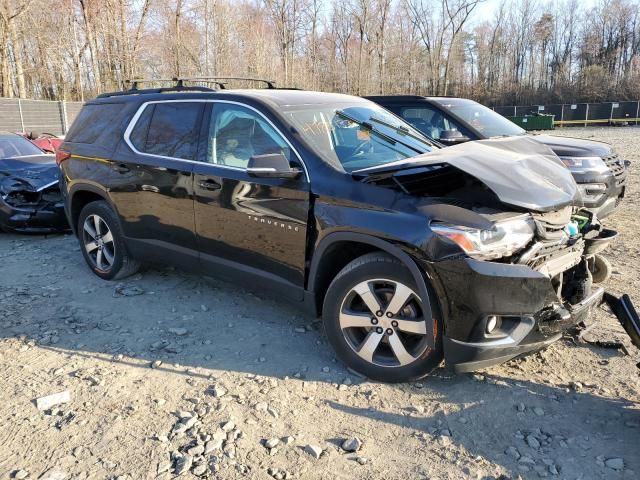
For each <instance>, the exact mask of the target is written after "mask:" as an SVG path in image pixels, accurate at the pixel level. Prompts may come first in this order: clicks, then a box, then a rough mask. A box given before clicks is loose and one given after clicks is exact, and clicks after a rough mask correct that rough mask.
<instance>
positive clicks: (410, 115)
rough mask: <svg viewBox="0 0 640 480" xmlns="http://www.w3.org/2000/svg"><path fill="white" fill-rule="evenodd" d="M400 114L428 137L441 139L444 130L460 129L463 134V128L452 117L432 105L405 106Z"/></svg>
mask: <svg viewBox="0 0 640 480" xmlns="http://www.w3.org/2000/svg"><path fill="white" fill-rule="evenodd" d="M400 116H401V117H402V118H404V119H405V120H406V121H407V122H409V123H410V124H411V125H413V126H414V127H415V128H417V129H418V130H420V131H421V132H422V133H424V134H425V135H426V136H427V137H429V138H433V139H434V140H440V136H441V135H442V132H444V131H445V130H447V131H451V130H454V131H459V132H461V133H462V134H463V135H464V134H465V133H464V132H463V128H462V127H461V126H460V125H459V124H458V123H457V122H455V121H453V120H452V119H451V118H449V117H447V116H445V115H444V114H443V113H442V112H441V111H440V110H438V109H435V108H430V107H411V108H403V109H402V111H401V113H400Z"/></svg>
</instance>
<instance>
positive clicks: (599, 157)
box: [366, 95, 628, 219]
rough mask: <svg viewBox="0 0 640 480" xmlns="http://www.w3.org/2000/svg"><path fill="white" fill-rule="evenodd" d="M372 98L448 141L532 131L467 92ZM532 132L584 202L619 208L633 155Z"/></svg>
mask: <svg viewBox="0 0 640 480" xmlns="http://www.w3.org/2000/svg"><path fill="white" fill-rule="evenodd" d="M366 98H368V99H369V100H372V101H374V102H376V103H378V104H380V105H382V106H383V107H385V108H387V109H388V110H390V111H392V112H393V113H395V114H396V115H399V116H400V117H402V118H403V119H405V120H406V121H407V122H409V123H410V124H411V125H413V126H414V127H415V128H417V129H418V130H420V131H421V132H422V133H424V134H425V135H426V136H428V137H429V138H432V139H434V140H436V141H438V142H440V143H441V144H443V145H455V144H458V143H462V142H467V141H469V140H482V139H486V138H498V137H516V136H522V135H526V134H527V132H526V131H525V130H523V129H522V128H520V127H519V126H517V125H516V124H515V123H513V122H511V121H509V120H508V119H506V118H505V117H503V116H502V115H500V114H498V113H496V112H494V111H493V110H491V109H490V108H487V107H485V106H484V105H481V104H479V103H477V102H474V101H473V100H468V99H466V98H451V97H421V96H414V95H391V96H371V97H366ZM529 135H530V136H531V137H532V138H535V139H536V140H537V141H538V142H540V143H543V144H545V145H547V146H548V147H549V148H551V149H552V150H553V151H554V152H555V153H556V155H558V156H559V157H560V160H562V162H563V163H564V164H565V165H566V166H567V167H568V168H569V170H571V173H572V174H573V177H574V178H575V180H576V182H577V183H578V188H579V189H580V193H581V199H580V204H581V205H582V206H584V207H585V208H588V209H589V210H591V211H592V212H593V213H595V214H596V215H597V216H598V218H600V219H603V218H605V217H606V216H608V215H610V214H611V213H613V212H614V211H615V210H616V208H617V207H618V206H619V205H620V203H621V202H622V199H623V198H624V193H625V182H626V177H627V169H626V166H627V165H628V161H625V160H623V159H621V158H620V157H619V156H618V154H617V153H616V152H615V151H614V150H613V149H612V148H611V146H610V145H608V144H606V143H603V142H596V141H593V140H584V139H581V138H570V137H558V136H553V135H543V134H537V135H532V134H529Z"/></svg>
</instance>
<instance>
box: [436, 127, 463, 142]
mask: <svg viewBox="0 0 640 480" xmlns="http://www.w3.org/2000/svg"><path fill="white" fill-rule="evenodd" d="M469 140H471V139H470V138H469V137H467V136H465V135H462V134H461V133H460V131H458V130H443V131H442V133H440V138H439V139H438V141H440V142H441V143H447V144H450V145H454V144H456V143H464V142H468V141H469Z"/></svg>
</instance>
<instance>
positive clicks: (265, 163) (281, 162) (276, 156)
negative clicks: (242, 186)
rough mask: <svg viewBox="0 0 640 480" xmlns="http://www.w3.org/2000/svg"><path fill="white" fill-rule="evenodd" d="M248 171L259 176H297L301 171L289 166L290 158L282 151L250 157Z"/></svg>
mask: <svg viewBox="0 0 640 480" xmlns="http://www.w3.org/2000/svg"><path fill="white" fill-rule="evenodd" d="M247 173H248V174H249V176H250V177H257V178H296V177H298V176H299V175H300V173H301V171H300V170H298V169H297V168H291V167H290V166H289V160H287V157H285V156H284V155H283V154H281V153H270V154H267V155H255V156H253V157H251V158H250V159H249V165H248V166H247Z"/></svg>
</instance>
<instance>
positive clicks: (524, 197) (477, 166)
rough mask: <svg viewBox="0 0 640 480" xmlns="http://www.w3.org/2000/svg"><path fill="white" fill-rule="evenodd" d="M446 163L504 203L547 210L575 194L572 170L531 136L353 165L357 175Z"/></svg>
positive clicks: (528, 208)
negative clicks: (366, 165) (359, 166)
mask: <svg viewBox="0 0 640 480" xmlns="http://www.w3.org/2000/svg"><path fill="white" fill-rule="evenodd" d="M438 164H440V165H442V164H448V165H451V166H453V167H455V168H457V169H459V170H461V171H463V172H465V173H467V174H469V175H471V176H473V177H475V178H477V179H478V180H479V181H481V182H482V183H484V184H485V185H486V186H487V187H488V188H489V189H490V190H491V191H493V193H494V194H495V195H496V196H497V197H498V199H499V200H500V201H501V202H502V203H505V204H508V205H513V206H516V207H521V208H525V209H527V210H533V211H539V212H546V211H550V210H556V209H558V208H561V207H564V206H566V205H570V204H572V203H574V202H575V201H576V200H577V198H576V197H577V196H578V195H579V193H578V189H577V186H576V183H575V181H574V179H573V176H572V175H571V172H570V171H569V170H568V169H567V168H566V167H565V166H564V165H563V164H562V162H561V161H560V159H559V158H558V157H557V156H556V154H555V153H553V151H551V149H549V148H548V147H547V146H545V145H543V144H541V143H540V142H538V141H536V140H534V139H533V138H527V137H518V138H499V139H487V140H478V141H474V142H467V143H464V144H460V145H456V146H453V147H448V148H445V149H440V150H435V151H432V152H429V153H425V154H423V155H419V156H417V157H412V158H409V159H405V160H399V161H396V162H392V163H387V164H385V165H380V166H376V167H370V168H365V169H361V170H356V171H354V172H352V174H353V175H354V176H356V177H366V176H369V175H383V176H384V175H385V174H386V175H388V176H393V175H394V174H395V173H396V172H399V171H402V170H406V169H410V168H415V167H423V166H431V165H438Z"/></svg>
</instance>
